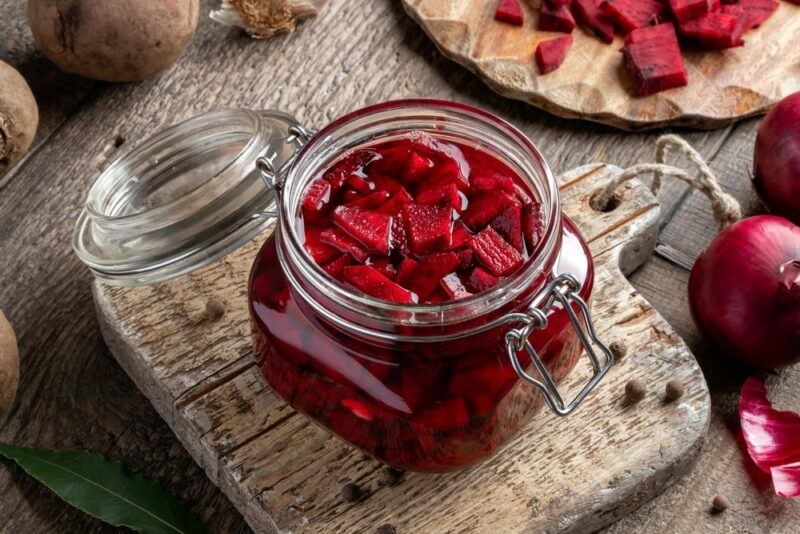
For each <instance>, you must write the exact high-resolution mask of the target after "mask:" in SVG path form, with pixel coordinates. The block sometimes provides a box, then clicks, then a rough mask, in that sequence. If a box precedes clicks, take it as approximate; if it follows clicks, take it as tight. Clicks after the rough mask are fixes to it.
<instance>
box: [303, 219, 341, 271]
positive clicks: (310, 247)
mask: <svg viewBox="0 0 800 534" xmlns="http://www.w3.org/2000/svg"><path fill="white" fill-rule="evenodd" d="M322 234H323V232H322V231H321V230H320V229H319V228H317V227H314V226H307V227H306V229H305V242H304V243H303V248H304V249H305V250H306V252H308V254H309V255H310V256H311V257H312V258H314V261H315V262H316V263H317V264H319V265H323V264H325V263H328V262H329V261H332V260H334V259H335V258H336V257H337V256H338V255H339V251H338V250H337V249H335V248H334V247H332V246H330V245H329V244H327V243H324V242H323V241H322V237H321V236H322Z"/></svg>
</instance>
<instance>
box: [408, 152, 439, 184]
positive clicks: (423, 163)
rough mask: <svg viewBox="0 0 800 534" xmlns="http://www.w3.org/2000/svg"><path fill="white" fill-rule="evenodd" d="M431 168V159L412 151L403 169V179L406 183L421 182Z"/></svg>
mask: <svg viewBox="0 0 800 534" xmlns="http://www.w3.org/2000/svg"><path fill="white" fill-rule="evenodd" d="M431 169H433V161H431V159H430V158H426V157H425V156H423V155H422V154H420V153H418V152H412V153H411V156H410V157H409V158H408V161H407V162H406V166H405V168H404V169H403V181H404V182H406V183H407V184H416V183H419V182H421V181H422V180H423V179H424V178H425V177H426V176H428V173H429V172H431Z"/></svg>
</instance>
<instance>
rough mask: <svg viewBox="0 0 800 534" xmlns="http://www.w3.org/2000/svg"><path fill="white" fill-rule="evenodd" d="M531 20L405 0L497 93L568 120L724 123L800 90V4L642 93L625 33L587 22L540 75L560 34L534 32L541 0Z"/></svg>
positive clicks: (457, 2)
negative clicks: (543, 54)
mask: <svg viewBox="0 0 800 534" xmlns="http://www.w3.org/2000/svg"><path fill="white" fill-rule="evenodd" d="M520 1H521V3H522V4H523V9H524V11H525V24H524V25H523V26H522V27H518V26H512V25H510V24H505V23H502V22H497V21H495V20H494V12H495V8H496V7H497V0H470V1H464V0H402V2H403V6H404V7H405V9H406V11H407V12H408V13H409V14H410V15H411V16H412V17H413V18H414V19H415V20H416V21H417V22H418V23H419V24H420V26H422V28H423V29H424V30H425V31H426V32H427V33H428V35H429V36H430V37H431V39H433V41H434V42H435V43H436V45H437V46H438V47H439V50H441V52H442V53H443V54H444V55H446V56H447V57H449V58H451V59H452V60H454V61H456V62H458V63H460V64H461V65H463V66H465V67H467V68H468V69H470V70H471V71H473V72H475V73H476V74H478V76H480V77H481V78H482V79H483V80H484V81H485V82H486V83H487V84H488V85H489V86H490V87H491V88H492V89H494V90H495V91H497V92H498V93H500V94H502V95H504V96H508V97H511V98H516V99H518V100H523V101H525V102H528V103H530V104H533V105H535V106H538V107H540V108H542V109H545V110H547V111H549V112H551V113H553V114H555V115H559V116H561V117H570V118H581V119H588V120H592V121H596V122H602V123H605V124H610V125H613V126H617V127H619V128H623V129H626V130H641V129H647V128H656V127H662V126H668V125H673V126H674V125H682V126H692V127H696V128H717V127H720V126H723V125H725V124H728V123H731V122H734V121H736V120H738V119H741V118H743V117H747V116H750V115H756V114H759V113H763V112H764V111H765V110H766V109H767V108H768V107H769V106H770V105H771V104H772V103H774V102H775V101H777V100H779V99H780V98H782V97H783V96H786V95H788V94H790V93H793V92H795V91H798V90H800V43H799V42H798V37H800V6H797V5H793V4H790V3H788V2H786V1H784V0H779V3H780V7H779V8H778V10H777V11H776V12H775V13H774V14H773V16H772V17H770V19H769V20H768V21H767V22H766V23H765V24H764V25H763V26H762V27H760V28H757V29H755V30H751V31H749V32H747V33H746V34H745V36H744V39H745V46H743V47H739V48H732V49H728V50H724V51H690V50H686V51H685V53H684V62H685V66H686V71H687V73H688V75H689V85H687V86H686V87H681V88H677V89H670V90H668V91H663V92H661V93H657V94H655V95H651V96H648V97H644V98H641V97H637V96H636V94H635V92H634V90H633V86H632V85H631V83H630V81H629V80H628V78H627V74H626V73H625V69H624V67H623V65H622V54H621V53H620V51H619V50H620V48H621V47H622V39H621V38H620V37H619V36H617V37H616V38H615V40H614V42H613V43H611V44H606V43H603V42H601V41H599V40H598V39H596V38H595V37H593V36H592V35H590V34H589V33H587V31H586V30H584V29H583V28H581V27H580V26H579V27H578V28H575V30H574V31H573V32H572V35H573V37H574V42H573V44H572V48H571V49H570V51H569V53H568V54H567V58H566V60H565V61H564V63H563V64H562V65H561V67H559V68H558V69H557V70H555V71H554V72H551V73H549V74H547V75H544V76H542V75H540V74H539V72H538V69H537V67H536V63H535V61H534V60H533V54H534V51H535V50H536V45H537V43H539V41H542V40H545V39H550V38H553V37H557V36H558V35H563V34H558V33H553V32H540V31H537V30H535V28H536V25H537V18H538V11H537V10H535V9H533V5H534V3H535V5H537V6H538V2H539V0H520Z"/></svg>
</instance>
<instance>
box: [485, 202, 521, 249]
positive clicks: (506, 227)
mask: <svg viewBox="0 0 800 534" xmlns="http://www.w3.org/2000/svg"><path fill="white" fill-rule="evenodd" d="M492 228H494V229H495V230H497V233H499V234H500V235H501V236H503V239H505V240H506V241H508V243H509V244H510V245H511V246H512V247H514V248H515V249H517V250H518V251H520V252H522V251H523V247H524V245H523V239H522V208H521V207H520V206H511V207H510V208H508V209H507V210H506V211H504V212H503V213H501V214H500V215H498V216H497V217H495V218H494V219H493V220H492Z"/></svg>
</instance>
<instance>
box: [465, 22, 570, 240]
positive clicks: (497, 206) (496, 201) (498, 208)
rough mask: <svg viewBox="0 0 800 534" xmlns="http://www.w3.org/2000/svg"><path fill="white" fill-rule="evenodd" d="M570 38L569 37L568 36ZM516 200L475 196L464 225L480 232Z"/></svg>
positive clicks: (495, 194)
mask: <svg viewBox="0 0 800 534" xmlns="http://www.w3.org/2000/svg"><path fill="white" fill-rule="evenodd" d="M567 37H569V36H567ZM518 204H519V202H518V201H517V199H516V198H514V197H512V196H511V195H509V194H508V193H504V192H502V191H491V192H488V193H484V194H482V195H477V196H473V197H472V198H471V199H470V201H469V205H468V206H467V210H466V211H465V212H464V214H463V215H462V216H461V220H462V221H464V224H466V225H467V226H469V227H470V228H471V229H472V230H474V231H478V230H481V229H482V228H483V227H485V226H486V225H487V224H489V223H490V222H491V220H492V219H494V218H495V217H497V216H498V215H500V214H501V213H502V212H504V211H505V210H507V209H508V208H509V207H511V206H515V205H518Z"/></svg>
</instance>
